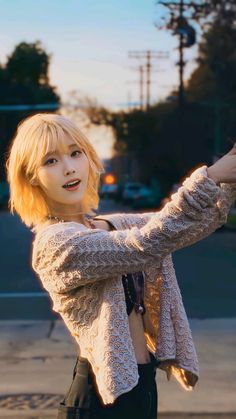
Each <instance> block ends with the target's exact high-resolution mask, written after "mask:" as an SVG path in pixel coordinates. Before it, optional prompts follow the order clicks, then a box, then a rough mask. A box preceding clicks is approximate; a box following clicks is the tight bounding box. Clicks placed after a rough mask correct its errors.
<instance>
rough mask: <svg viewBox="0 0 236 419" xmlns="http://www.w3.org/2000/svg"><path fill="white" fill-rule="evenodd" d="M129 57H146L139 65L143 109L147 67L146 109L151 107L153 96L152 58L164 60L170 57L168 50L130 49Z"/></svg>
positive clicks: (141, 58)
mask: <svg viewBox="0 0 236 419" xmlns="http://www.w3.org/2000/svg"><path fill="white" fill-rule="evenodd" d="M128 56H129V58H136V59H139V60H142V61H143V59H145V61H146V63H145V64H143V65H140V66H139V71H140V106H141V109H143V84H144V69H146V110H148V109H149V108H150V98H151V72H152V62H151V60H152V59H154V58H156V59H159V60H163V59H166V58H168V57H169V54H168V53H167V52H163V51H159V52H155V51H150V50H147V51H130V52H129V55H128Z"/></svg>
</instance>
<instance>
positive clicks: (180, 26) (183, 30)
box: [156, 0, 207, 108]
mask: <svg viewBox="0 0 236 419" xmlns="http://www.w3.org/2000/svg"><path fill="white" fill-rule="evenodd" d="M157 3H158V4H161V5H163V6H165V7H167V8H168V9H169V11H170V19H169V21H168V22H167V23H166V24H165V25H164V27H165V28H167V29H171V30H172V31H173V35H178V36H179V46H178V50H179V62H178V63H177V65H178V66H179V92H178V100H179V107H180V108H182V107H183V105H184V67H185V64H186V63H185V61H184V48H189V47H191V46H192V45H194V44H195V42H196V31H195V29H194V28H193V27H192V26H191V25H190V24H189V23H188V20H194V21H197V22H199V21H200V19H201V18H202V17H203V16H205V13H206V6H207V4H202V2H201V0H199V1H198V2H197V1H195V2H194V1H191V0H190V1H188V0H186V1H185V0H179V1H175V2H174V1H168V0H167V1H158V2H157ZM185 12H187V15H188V19H187V18H186V17H185V16H184V15H185ZM204 12H205V13H204ZM156 27H157V29H160V28H162V27H159V26H158V25H156Z"/></svg>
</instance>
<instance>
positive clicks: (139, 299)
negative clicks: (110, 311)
mask: <svg viewBox="0 0 236 419" xmlns="http://www.w3.org/2000/svg"><path fill="white" fill-rule="evenodd" d="M122 283H123V287H124V292H125V302H126V311H127V314H128V316H129V315H130V313H131V311H132V310H133V308H134V309H135V311H136V313H140V314H142V315H143V314H144V313H145V307H144V301H143V292H144V278H143V273H142V272H136V273H134V274H126V275H122Z"/></svg>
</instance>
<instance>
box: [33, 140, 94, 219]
mask: <svg viewBox="0 0 236 419" xmlns="http://www.w3.org/2000/svg"><path fill="white" fill-rule="evenodd" d="M65 144H66V145H67V147H69V149H68V150H67V151H64V152H60V151H59V150H57V151H56V152H55V153H51V154H48V155H46V156H44V159H43V161H42V163H41V165H40V167H39V168H38V173H37V175H38V185H39V186H40V187H41V189H42V190H43V191H44V193H45V195H46V196H47V198H48V199H47V202H48V205H49V207H50V209H51V210H53V211H55V212H58V213H60V212H61V213H65V214H69V213H70V212H72V213H73V212H75V210H79V209H80V208H81V202H82V200H83V196H84V194H85V192H86V189H87V184H88V175H89V161H88V158H87V156H86V154H85V153H84V152H83V151H82V150H81V149H80V147H79V146H78V145H77V144H75V143H74V141H73V140H72V139H71V138H68V137H67V136H65ZM75 179H77V180H80V183H79V185H76V186H74V187H73V188H71V189H69V188H66V187H65V186H64V185H65V184H67V183H68V182H70V181H72V180H75Z"/></svg>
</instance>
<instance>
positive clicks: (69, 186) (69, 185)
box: [62, 180, 81, 189]
mask: <svg viewBox="0 0 236 419" xmlns="http://www.w3.org/2000/svg"><path fill="white" fill-rule="evenodd" d="M80 182H81V181H80V180H76V181H74V182H68V183H66V184H65V185H63V186H62V187H63V188H65V189H74V188H76V187H77V186H79V184H80Z"/></svg>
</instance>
